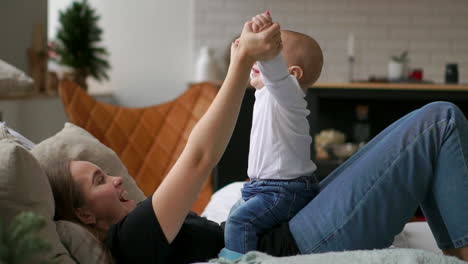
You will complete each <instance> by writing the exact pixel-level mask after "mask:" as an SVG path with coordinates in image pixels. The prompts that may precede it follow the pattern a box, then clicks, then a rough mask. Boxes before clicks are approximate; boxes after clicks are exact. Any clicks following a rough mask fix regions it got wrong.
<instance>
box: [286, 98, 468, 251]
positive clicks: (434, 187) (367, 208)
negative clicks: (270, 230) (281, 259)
mask: <svg viewBox="0 0 468 264" xmlns="http://www.w3.org/2000/svg"><path fill="white" fill-rule="evenodd" d="M467 164H468V122H467V120H466V118H465V117H464V115H463V113H462V112H461V111H460V109H458V107H457V106H455V105H453V104H451V103H447V102H435V103H431V104H428V105H426V106H424V107H422V108H420V109H418V110H415V111H413V112H411V113H409V114H408V115H406V116H404V117H403V118H401V119H400V120H398V121H396V122H395V123H393V124H392V125H391V126H389V127H388V128H386V129H385V130H384V131H382V132H381V133H380V134H379V135H377V136H376V137H375V138H374V139H372V140H371V141H370V142H369V143H368V144H366V146H365V147H364V148H363V149H361V150H360V151H359V152H358V153H356V154H355V155H354V156H352V157H351V158H350V159H348V160H347V161H346V162H345V163H343V164H342V165H341V166H340V167H338V168H337V169H336V170H335V171H334V172H332V173H331V174H330V175H329V176H328V177H327V178H326V179H324V180H323V181H322V182H321V183H320V184H321V192H320V193H319V194H318V195H317V196H316V197H315V199H314V200H312V201H311V202H310V203H309V204H308V205H307V206H306V207H304V208H303V209H302V210H301V211H300V212H299V213H298V214H297V215H296V216H294V217H293V218H292V219H291V220H290V221H289V227H290V230H291V233H292V235H293V237H294V239H295V241H296V243H297V246H298V248H299V250H300V251H301V253H318V252H328V251H343V250H358V249H378V248H385V247H388V246H390V245H391V243H392V242H393V238H394V237H395V235H396V234H398V233H399V232H401V231H402V229H403V227H404V225H405V224H406V223H407V221H408V219H410V218H411V217H412V216H413V215H414V213H415V210H416V209H417V207H418V205H420V206H421V208H422V210H423V213H424V215H425V216H426V218H427V220H428V223H429V226H430V227H431V230H432V232H433V234H434V236H435V238H436V240H437V243H438V246H439V247H440V248H441V249H449V248H460V247H463V246H466V245H468V168H467Z"/></svg>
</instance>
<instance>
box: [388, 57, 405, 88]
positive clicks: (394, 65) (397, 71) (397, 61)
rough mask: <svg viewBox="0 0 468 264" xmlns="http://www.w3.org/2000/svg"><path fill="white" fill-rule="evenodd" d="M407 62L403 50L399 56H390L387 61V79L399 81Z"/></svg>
mask: <svg viewBox="0 0 468 264" xmlns="http://www.w3.org/2000/svg"><path fill="white" fill-rule="evenodd" d="M407 62H408V52H407V51H403V52H402V53H401V54H400V55H399V56H392V57H391V59H390V62H389V63H388V76H387V77H388V80H389V81H393V82H395V81H401V80H402V79H403V73H404V70H405V67H406V63H407Z"/></svg>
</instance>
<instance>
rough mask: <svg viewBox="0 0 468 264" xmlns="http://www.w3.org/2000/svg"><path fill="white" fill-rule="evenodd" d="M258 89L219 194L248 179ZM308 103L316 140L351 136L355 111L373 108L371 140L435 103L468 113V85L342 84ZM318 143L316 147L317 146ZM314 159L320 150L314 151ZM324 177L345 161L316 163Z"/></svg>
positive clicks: (249, 97) (225, 163)
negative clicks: (333, 134)
mask: <svg viewBox="0 0 468 264" xmlns="http://www.w3.org/2000/svg"><path fill="white" fill-rule="evenodd" d="M254 92H255V90H254V89H248V90H247V92H246V95H245V97H244V101H243V103H242V107H241V111H240V114H239V119H238V121H237V125H236V128H235V130H234V134H233V136H232V138H231V141H230V142H229V145H228V147H227V149H226V152H225V153H224V155H223V157H222V159H221V161H220V162H219V164H218V166H217V168H216V177H215V179H214V181H215V182H214V186H215V189H219V188H221V187H223V186H224V185H226V184H228V183H230V182H233V181H239V180H245V179H247V161H248V152H249V141H250V127H251V124H252V109H253V104H254V101H255V98H254ZM306 100H307V102H308V108H309V110H310V115H309V117H308V119H309V124H310V133H311V135H312V137H313V136H314V135H316V134H317V133H319V132H320V131H321V130H323V129H328V128H334V129H337V130H340V131H342V132H344V133H345V134H347V135H348V136H351V135H352V133H353V131H352V127H353V122H354V121H355V109H356V106H357V105H358V104H363V105H367V106H368V109H369V116H368V118H369V123H370V127H371V136H375V135H377V134H378V133H379V132H380V131H382V130H383V129H384V128H385V127H387V126H388V125H390V124H391V123H392V122H394V121H396V120H397V119H398V118H400V117H402V116H403V115H405V114H407V113H409V112H411V111H413V110H415V109H417V108H419V107H421V106H423V105H425V104H427V103H429V102H433V101H450V102H452V103H455V104H456V105H457V106H458V107H460V109H461V110H462V111H463V112H464V113H465V114H468V86H461V85H429V84H427V85H415V84H395V85H392V84H365V83H363V84H337V85H317V87H312V88H310V89H309V90H308V92H307V96H306ZM312 144H313V143H312ZM311 151H312V157H313V159H314V157H315V153H314V147H313V146H311ZM314 161H315V162H316V164H317V166H318V177H319V178H324V177H325V176H326V175H328V174H329V173H330V172H331V171H332V170H333V169H335V168H336V167H337V166H338V165H339V164H340V162H338V161H316V160H315V159H314Z"/></svg>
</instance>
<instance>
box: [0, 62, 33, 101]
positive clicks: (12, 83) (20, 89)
mask: <svg viewBox="0 0 468 264" xmlns="http://www.w3.org/2000/svg"><path fill="white" fill-rule="evenodd" d="M33 82H34V81H33V79H31V78H30V77H28V76H27V75H26V74H24V72H22V71H20V70H18V69H17V68H15V67H13V66H12V65H10V64H8V63H6V62H4V61H2V60H0V93H2V94H5V93H7V94H11V93H25V92H30V91H32V90H33Z"/></svg>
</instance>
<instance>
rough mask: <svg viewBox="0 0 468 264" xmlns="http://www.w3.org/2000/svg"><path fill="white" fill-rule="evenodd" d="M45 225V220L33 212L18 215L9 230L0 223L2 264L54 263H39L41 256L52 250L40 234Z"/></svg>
mask: <svg viewBox="0 0 468 264" xmlns="http://www.w3.org/2000/svg"><path fill="white" fill-rule="evenodd" d="M0 220H1V219H0ZM44 225H45V221H44V219H43V218H42V217H41V216H38V215H37V214H35V213H32V212H23V213H20V214H18V215H17V216H16V217H15V219H14V220H13V221H12V222H11V224H10V226H9V227H8V228H6V227H5V226H4V225H3V223H2V222H1V221H0V263H8V264H25V263H41V264H47V263H52V262H47V261H43V262H37V258H38V256H40V254H43V253H45V252H47V251H49V250H50V245H49V244H48V243H47V242H46V241H44V240H43V239H42V238H41V237H40V235H39V233H38V232H39V231H40V230H41V229H42V228H43V227H44Z"/></svg>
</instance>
